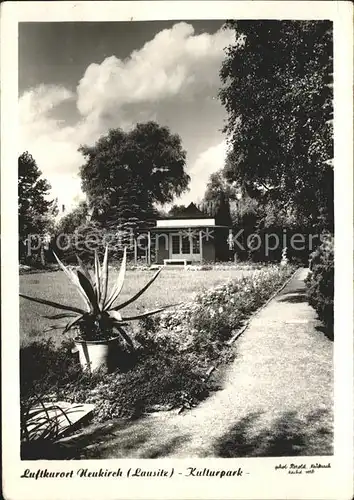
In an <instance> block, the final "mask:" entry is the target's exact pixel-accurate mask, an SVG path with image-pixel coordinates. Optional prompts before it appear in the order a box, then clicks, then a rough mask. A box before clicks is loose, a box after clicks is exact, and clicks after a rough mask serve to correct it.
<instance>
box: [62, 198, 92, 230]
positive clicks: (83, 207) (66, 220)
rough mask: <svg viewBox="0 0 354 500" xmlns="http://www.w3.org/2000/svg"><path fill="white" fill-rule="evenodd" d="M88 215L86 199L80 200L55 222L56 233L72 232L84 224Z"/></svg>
mask: <svg viewBox="0 0 354 500" xmlns="http://www.w3.org/2000/svg"><path fill="white" fill-rule="evenodd" d="M88 217H89V207H88V205H87V202H86V201H81V202H80V203H79V204H78V206H77V207H75V208H74V209H73V210H72V211H71V212H69V213H68V214H66V215H64V216H63V217H62V218H61V219H60V220H59V221H58V223H57V224H56V228H55V231H56V233H57V234H60V233H62V234H72V233H74V232H75V231H76V229H77V228H78V227H80V226H81V225H82V224H84V223H85V222H86V221H87V219H88Z"/></svg>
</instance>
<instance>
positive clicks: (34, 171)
mask: <svg viewBox="0 0 354 500" xmlns="http://www.w3.org/2000/svg"><path fill="white" fill-rule="evenodd" d="M50 188H51V186H50V184H49V183H48V181H47V180H46V179H44V178H43V177H42V172H41V171H40V170H39V168H38V166H37V164H36V162H35V160H34V158H33V157H32V155H31V154H30V153H28V152H27V151H26V152H24V153H22V154H21V156H19V158H18V222H19V240H20V258H21V260H22V259H23V258H24V256H25V251H26V240H28V237H29V235H32V237H33V238H41V237H42V236H43V235H44V234H45V233H46V232H47V231H48V230H50V229H51V225H52V223H53V216H54V215H55V202H54V201H50V200H49V199H48V195H49V191H50Z"/></svg>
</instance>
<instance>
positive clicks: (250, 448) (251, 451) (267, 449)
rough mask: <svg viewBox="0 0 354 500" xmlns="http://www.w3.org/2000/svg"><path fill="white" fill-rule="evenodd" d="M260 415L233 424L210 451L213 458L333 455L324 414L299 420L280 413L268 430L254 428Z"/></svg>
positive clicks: (324, 411)
mask: <svg viewBox="0 0 354 500" xmlns="http://www.w3.org/2000/svg"><path fill="white" fill-rule="evenodd" d="M260 416H261V414H260V413H253V414H251V415H250V416H248V417H246V418H244V419H241V420H240V421H239V422H237V423H236V424H235V425H234V426H233V427H232V428H231V429H230V430H229V432H227V434H225V435H224V436H223V437H222V438H221V439H219V440H218V441H217V443H216V445H215V447H214V450H215V455H214V456H216V457H221V458H236V457H282V456H314V455H332V454H333V448H332V446H333V431H332V427H331V424H330V423H329V421H331V419H330V415H329V411H328V410H319V411H316V412H313V413H311V414H309V415H308V416H307V417H306V420H300V419H299V418H298V417H297V416H296V413H295V412H287V413H284V414H283V415H282V416H281V417H280V418H279V419H277V420H276V421H275V423H274V424H273V426H272V427H271V428H266V429H262V430H260V431H259V432H258V433H254V432H251V430H252V428H254V427H256V428H257V427H258V424H257V420H258V418H259V417H260Z"/></svg>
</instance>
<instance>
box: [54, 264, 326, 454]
mask: <svg viewBox="0 0 354 500" xmlns="http://www.w3.org/2000/svg"><path fill="white" fill-rule="evenodd" d="M306 275H307V270H304V269H299V270H298V271H297V272H296V273H295V275H294V276H293V278H292V279H291V280H290V282H289V283H288V284H287V285H286V287H285V288H284V289H283V290H282V291H281V293H280V294H279V295H277V296H276V297H275V298H273V299H272V300H271V301H270V302H269V303H268V304H267V306H266V307H265V308H263V309H262V310H260V311H259V313H257V314H256V316H254V317H253V318H252V320H251V321H250V324H249V326H248V328H247V329H246V330H245V331H244V333H243V334H242V335H241V336H240V337H239V338H238V340H237V342H236V343H235V344H234V349H235V354H236V357H235V360H234V361H233V363H232V364H231V365H230V366H229V368H228V370H227V372H226V374H225V377H224V381H223V387H222V389H221V390H219V391H217V392H215V393H214V394H213V395H212V396H210V397H209V398H208V399H206V400H205V401H204V402H202V403H201V404H200V405H199V406H198V407H196V408H193V409H192V410H190V411H188V412H183V413H182V414H180V415H179V414H177V413H173V412H160V413H157V414H156V416H153V415H151V416H147V417H144V418H140V419H137V420H136V421H134V422H131V421H122V420H115V421H111V422H110V423H105V424H96V425H92V426H90V427H89V428H87V429H85V430H84V431H83V432H82V433H81V434H79V435H77V436H72V437H69V438H67V440H66V441H64V442H63V443H62V446H64V447H66V449H67V452H68V453H69V451H68V450H70V449H71V450H75V451H76V450H78V449H80V450H81V456H82V457H87V458H123V457H132V458H134V457H137V458H157V457H176V458H183V457H256V456H295V455H300V456H301V455H302V456H303V455H330V454H332V440H333V429H332V420H333V417H332V401H333V395H332V391H333V356H332V354H333V352H332V351H333V344H332V342H331V341H330V340H329V339H328V338H327V337H325V336H324V335H323V334H322V333H321V331H320V326H321V325H320V323H319V321H318V319H317V316H316V313H315V311H314V310H313V309H312V307H310V306H309V305H308V303H307V299H306V292H305V284H304V280H305V278H306Z"/></svg>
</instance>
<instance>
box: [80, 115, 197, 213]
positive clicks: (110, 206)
mask: <svg viewBox="0 0 354 500" xmlns="http://www.w3.org/2000/svg"><path fill="white" fill-rule="evenodd" d="M80 152H81V153H82V154H83V155H84V157H85V160H86V163H85V164H84V165H83V166H82V167H81V178H82V188H83V191H84V192H85V193H86V194H87V196H88V199H89V203H90V205H91V206H94V207H95V208H96V209H97V210H98V211H99V212H100V213H101V220H102V219H104V220H114V218H115V217H118V218H119V217H123V215H122V206H121V205H122V203H123V206H125V207H126V206H127V203H126V199H127V200H128V205H129V203H130V197H129V193H130V190H131V188H132V186H134V204H136V205H137V206H138V208H139V210H134V212H136V213H135V214H134V217H136V216H137V215H138V214H139V215H138V218H140V219H141V218H143V216H144V214H149V213H151V207H152V205H153V203H162V204H163V203H167V202H171V201H172V199H173V197H174V196H175V195H177V196H179V195H180V194H181V193H183V191H185V189H186V188H187V186H188V182H189V176H188V175H187V174H186V173H185V171H184V167H185V160H186V153H185V151H184V150H183V149H182V144H181V139H180V137H179V136H178V135H176V134H172V133H171V132H170V130H169V129H168V128H167V127H162V126H159V125H158V124H157V123H155V122H147V123H138V124H137V125H136V127H135V128H134V129H132V130H130V131H129V132H124V131H123V130H121V129H114V130H113V129H112V130H110V131H109V133H108V134H107V135H105V136H102V137H101V138H100V139H99V140H98V141H97V142H96V144H95V145H94V146H82V147H81V148H80ZM130 205H131V203H130ZM123 219H124V222H126V217H125V216H124V217H123Z"/></svg>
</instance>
